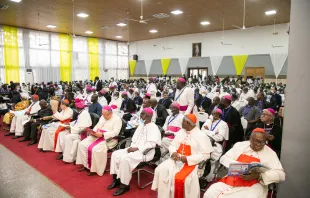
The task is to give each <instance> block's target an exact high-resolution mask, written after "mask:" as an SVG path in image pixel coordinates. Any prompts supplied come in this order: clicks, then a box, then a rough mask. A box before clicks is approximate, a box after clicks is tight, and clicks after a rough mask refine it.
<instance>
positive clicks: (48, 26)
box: [46, 25, 56, 28]
mask: <svg viewBox="0 0 310 198" xmlns="http://www.w3.org/2000/svg"><path fill="white" fill-rule="evenodd" d="M46 27H47V28H56V25H47V26H46Z"/></svg>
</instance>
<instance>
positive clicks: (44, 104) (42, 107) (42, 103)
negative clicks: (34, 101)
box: [39, 100, 47, 109]
mask: <svg viewBox="0 0 310 198" xmlns="http://www.w3.org/2000/svg"><path fill="white" fill-rule="evenodd" d="M39 105H40V107H41V109H46V108H47V102H46V101H45V100H41V101H40V103H39Z"/></svg>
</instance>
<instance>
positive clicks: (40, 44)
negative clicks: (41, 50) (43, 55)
mask: <svg viewBox="0 0 310 198" xmlns="http://www.w3.org/2000/svg"><path fill="white" fill-rule="evenodd" d="M38 30H39V44H38V45H39V46H40V47H41V46H44V45H49V43H41V30H40V13H39V12H38Z"/></svg>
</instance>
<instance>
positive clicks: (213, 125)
mask: <svg viewBox="0 0 310 198" xmlns="http://www.w3.org/2000/svg"><path fill="white" fill-rule="evenodd" d="M204 126H208V128H209V130H206V129H205V127H204ZM201 131H202V132H204V133H206V134H207V135H208V136H209V137H211V138H212V139H214V140H215V143H214V146H213V149H214V151H213V152H212V153H211V170H210V173H209V175H208V176H207V181H209V182H210V181H212V179H213V178H214V174H213V172H214V168H215V162H216V161H218V160H219V159H220V157H221V156H222V154H223V146H222V142H223V141H224V140H226V141H227V140H228V136H229V128H228V125H227V123H226V122H224V121H223V120H216V121H213V122H212V121H211V120H210V119H208V120H207V121H206V122H205V123H204V124H203V126H202V128H201Z"/></svg>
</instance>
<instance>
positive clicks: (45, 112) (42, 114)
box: [36, 107, 53, 124]
mask: <svg viewBox="0 0 310 198" xmlns="http://www.w3.org/2000/svg"><path fill="white" fill-rule="evenodd" d="M51 115H53V111H52V109H51V108H50V107H47V108H46V109H40V110H39V111H38V117H39V118H43V117H46V116H51ZM39 118H37V119H36V122H40V124H47V123H48V122H49V120H40V119H39Z"/></svg>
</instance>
